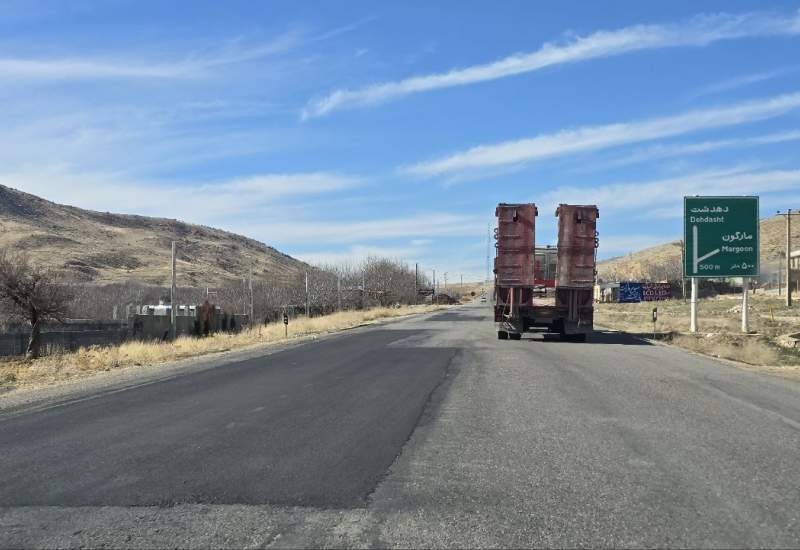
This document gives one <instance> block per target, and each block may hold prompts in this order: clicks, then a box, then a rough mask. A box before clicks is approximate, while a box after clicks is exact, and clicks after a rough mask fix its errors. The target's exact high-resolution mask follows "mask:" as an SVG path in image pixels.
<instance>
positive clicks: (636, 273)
mask: <svg viewBox="0 0 800 550" xmlns="http://www.w3.org/2000/svg"><path fill="white" fill-rule="evenodd" d="M760 225H761V230H760V241H761V242H760V245H761V251H760V252H761V268H762V269H761V271H762V273H764V272H765V271H766V269H768V268H771V267H770V266H771V265H772V264H775V262H776V260H777V259H778V258H779V257H780V255H781V254H783V252H784V250H785V246H786V245H785V242H786V220H785V218H784V217H782V216H772V217H770V218H765V219H763V220H761V223H760ZM792 242H793V243H795V244H794V246H793V247H792V248H793V249H794V250H797V249H800V223H798V222H797V221H795V220H793V224H792ZM601 243H602V241H601ZM597 271H598V276H599V278H600V279H601V280H604V281H612V280H663V279H675V278H680V276H681V242H680V241H672V242H669V243H664V244H660V245H657V246H653V247H650V248H645V249H644V250H640V251H638V252H633V253H631V254H628V255H626V256H618V257H616V258H610V259H608V260H603V261H601V262H598V265H597Z"/></svg>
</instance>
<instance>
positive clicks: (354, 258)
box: [295, 244, 426, 265]
mask: <svg viewBox="0 0 800 550" xmlns="http://www.w3.org/2000/svg"><path fill="white" fill-rule="evenodd" d="M425 253H426V248H425V247H422V246H418V245H414V244H411V245H409V246H373V245H364V244H355V245H351V246H348V247H346V248H345V249H344V250H339V251H332V250H320V251H315V252H301V253H299V254H296V255H295V256H296V257H297V258H298V259H300V260H303V261H304V262H308V263H310V264H312V265H325V264H333V265H342V264H345V265H346V264H351V265H355V264H358V263H360V262H362V261H363V260H365V259H367V258H369V257H381V258H392V259H398V260H406V261H409V260H411V258H419V257H420V256H421V255H423V254H425Z"/></svg>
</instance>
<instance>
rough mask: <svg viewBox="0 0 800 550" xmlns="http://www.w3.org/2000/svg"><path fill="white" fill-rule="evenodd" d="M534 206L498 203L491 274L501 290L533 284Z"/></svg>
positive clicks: (535, 213) (495, 212) (495, 213)
mask: <svg viewBox="0 0 800 550" xmlns="http://www.w3.org/2000/svg"><path fill="white" fill-rule="evenodd" d="M537 213H538V212H537V210H536V205H535V204H498V205H497V208H496V209H495V211H494V215H495V216H496V217H497V229H495V239H496V240H497V244H496V247H497V255H496V256H495V260H494V272H495V274H496V275H497V284H498V285H500V286H503V287H512V286H533V285H534V269H533V264H534V261H533V260H534V257H533V255H534V248H535V241H536V215H537Z"/></svg>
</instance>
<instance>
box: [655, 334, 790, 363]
mask: <svg viewBox="0 0 800 550" xmlns="http://www.w3.org/2000/svg"><path fill="white" fill-rule="evenodd" d="M671 341H672V343H673V344H675V345H677V346H680V347H682V348H685V349H689V350H692V351H696V352H699V353H702V354H705V355H711V356H712V357H721V358H723V359H732V360H734V361H741V362H742V363H747V364H749V365H758V366H767V365H778V364H779V363H780V362H781V355H780V353H778V350H777V349H776V348H775V346H774V345H772V344H770V343H769V342H768V341H767V340H765V339H763V338H759V337H749V336H738V335H736V336H730V337H727V338H725V337H718V336H716V335H712V336H711V337H709V336H707V335H706V336H704V335H700V336H696V335H692V334H675V335H673V336H672V339H671Z"/></svg>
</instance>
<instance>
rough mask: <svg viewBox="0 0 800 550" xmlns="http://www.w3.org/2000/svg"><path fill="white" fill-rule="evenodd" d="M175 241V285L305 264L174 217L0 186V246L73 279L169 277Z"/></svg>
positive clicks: (291, 273) (283, 277)
mask: <svg viewBox="0 0 800 550" xmlns="http://www.w3.org/2000/svg"><path fill="white" fill-rule="evenodd" d="M173 240H175V241H177V243H178V261H177V264H178V269H177V272H178V284H179V285H183V286H201V287H202V286H212V287H218V286H222V285H225V284H230V283H233V282H236V281H241V279H242V278H243V277H246V276H248V275H249V272H250V269H251V268H252V271H253V277H254V278H256V279H269V280H273V281H275V282H285V281H288V280H290V279H294V278H296V277H298V276H300V274H301V273H302V272H303V271H305V269H307V268H308V265H307V264H306V263H304V262H302V261H300V260H298V259H296V258H293V257H291V256H289V255H288V254H285V253H283V252H280V251H279V250H277V249H275V248H273V247H271V246H268V245H266V244H265V243H262V242H260V241H257V240H255V239H252V238H249V237H245V236H243V235H238V234H236V233H232V232H229V231H225V230H222V229H217V228H213V227H209V226H205V225H198V224H191V223H187V222H183V221H180V220H176V219H170V218H157V217H149V216H141V215H136V214H115V213H111V212H97V211H94V210H86V209H82V208H78V207H75V206H69V205H63V204H58V203H55V202H51V201H48V200H47V199H44V198H42V197H38V196H36V195H33V194H30V193H26V192H24V191H20V190H18V189H14V188H12V187H7V186H4V185H0V247H10V248H12V249H16V250H22V251H25V252H26V253H28V254H29V255H30V256H31V257H32V259H33V260H34V261H36V262H39V263H42V264H44V265H47V266H49V267H53V268H57V269H63V270H64V271H65V272H66V273H67V274H68V275H69V277H70V278H71V279H73V280H75V281H80V282H92V283H112V282H120V281H124V280H135V281H139V282H142V283H146V284H155V285H166V284H169V281H170V271H171V253H172V252H171V243H172V241H173Z"/></svg>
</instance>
